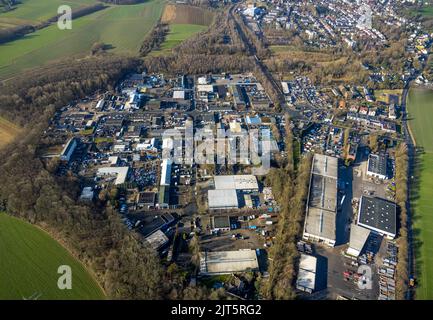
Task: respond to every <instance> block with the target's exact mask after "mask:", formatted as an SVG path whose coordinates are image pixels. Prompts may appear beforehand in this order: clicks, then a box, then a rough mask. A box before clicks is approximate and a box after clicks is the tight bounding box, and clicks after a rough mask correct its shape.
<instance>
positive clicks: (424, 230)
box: [407, 89, 433, 299]
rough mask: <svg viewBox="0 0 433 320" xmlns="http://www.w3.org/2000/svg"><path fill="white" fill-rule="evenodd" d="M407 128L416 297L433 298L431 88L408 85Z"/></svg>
mask: <svg viewBox="0 0 433 320" xmlns="http://www.w3.org/2000/svg"><path fill="white" fill-rule="evenodd" d="M407 105H408V113H409V118H410V119H411V120H410V123H409V125H410V128H411V131H412V133H413V135H414V136H415V140H416V144H417V147H422V148H423V149H424V153H423V154H421V155H420V157H419V159H418V160H417V161H418V165H417V170H418V172H417V177H418V178H419V179H417V182H418V183H417V188H416V190H414V191H413V192H412V195H411V203H412V209H413V212H412V214H413V229H414V231H413V233H414V236H415V258H416V271H417V282H418V286H417V290H416V298H417V299H433V202H432V199H433V125H432V124H433V91H432V90H423V89H411V90H410V92H409V96H408V101H407Z"/></svg>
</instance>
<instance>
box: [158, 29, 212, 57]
mask: <svg viewBox="0 0 433 320" xmlns="http://www.w3.org/2000/svg"><path fill="white" fill-rule="evenodd" d="M169 27H170V31H169V33H168V35H167V36H166V38H165V41H164V42H163V43H162V45H161V48H160V49H159V50H156V51H154V52H152V55H155V56H158V55H164V54H169V53H170V52H171V49H173V48H174V47H175V46H177V45H179V44H180V43H182V42H183V41H185V40H186V39H189V38H190V37H192V36H193V35H195V34H196V33H198V32H201V31H205V30H206V29H207V26H202V25H197V24H170V26H169Z"/></svg>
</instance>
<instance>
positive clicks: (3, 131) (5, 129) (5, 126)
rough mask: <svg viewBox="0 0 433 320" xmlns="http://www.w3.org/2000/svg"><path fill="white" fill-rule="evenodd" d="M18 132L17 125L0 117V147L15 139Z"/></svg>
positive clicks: (19, 130)
mask: <svg viewBox="0 0 433 320" xmlns="http://www.w3.org/2000/svg"><path fill="white" fill-rule="evenodd" d="M20 132H21V129H20V128H19V127H18V126H16V125H15V124H13V123H12V122H10V121H8V120H6V119H4V118H1V117H0V149H1V148H2V147H4V146H5V145H7V144H8V143H9V142H11V141H12V140H13V139H15V137H16V136H17V135H18V134H19V133H20Z"/></svg>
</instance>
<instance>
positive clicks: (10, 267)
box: [0, 213, 104, 300]
mask: <svg viewBox="0 0 433 320" xmlns="http://www.w3.org/2000/svg"><path fill="white" fill-rule="evenodd" d="M60 265H69V266H70V267H71V269H72V289H71V290H60V289H58V287H57V280H58V278H59V277H60V274H58V273H57V269H58V267H59V266H60ZM0 270H1V272H0V300H5V299H6V300H8V299H17V300H21V299H31V298H33V299H34V298H38V299H39V300H51V299H52V300H57V299H104V294H103V292H102V290H101V289H100V287H99V286H98V284H97V283H96V281H95V280H94V279H93V278H92V277H91V276H90V274H89V273H88V272H87V271H86V269H85V268H84V267H83V265H82V264H81V263H80V262H79V261H77V260H76V259H75V258H74V257H72V256H71V255H70V254H69V252H68V251H67V250H66V249H65V248H63V247H62V246H61V245H60V244H59V243H58V242H57V241H55V240H54V239H52V238H51V237H50V236H49V235H48V234H46V233H45V232H43V231H42V230H39V229H38V228H36V227H34V226H32V225H31V224H29V223H27V222H23V221H21V220H18V219H17V218H13V217H11V216H8V215H6V214H5V213H0Z"/></svg>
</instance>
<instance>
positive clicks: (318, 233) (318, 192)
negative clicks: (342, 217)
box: [303, 154, 338, 246]
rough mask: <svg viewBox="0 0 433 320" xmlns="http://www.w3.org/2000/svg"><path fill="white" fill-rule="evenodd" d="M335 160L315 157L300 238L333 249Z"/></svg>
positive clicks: (335, 211) (335, 212)
mask: <svg viewBox="0 0 433 320" xmlns="http://www.w3.org/2000/svg"><path fill="white" fill-rule="evenodd" d="M337 182H338V159H337V158H334V157H330V156H325V155H321V154H315V155H314V158H313V164H312V168H311V177H310V189H309V193H308V202H307V212H306V217H305V224H304V234H303V238H304V239H305V240H310V241H317V242H324V243H325V244H327V245H329V246H334V245H335V241H336V219H337V196H338V193H337Z"/></svg>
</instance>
